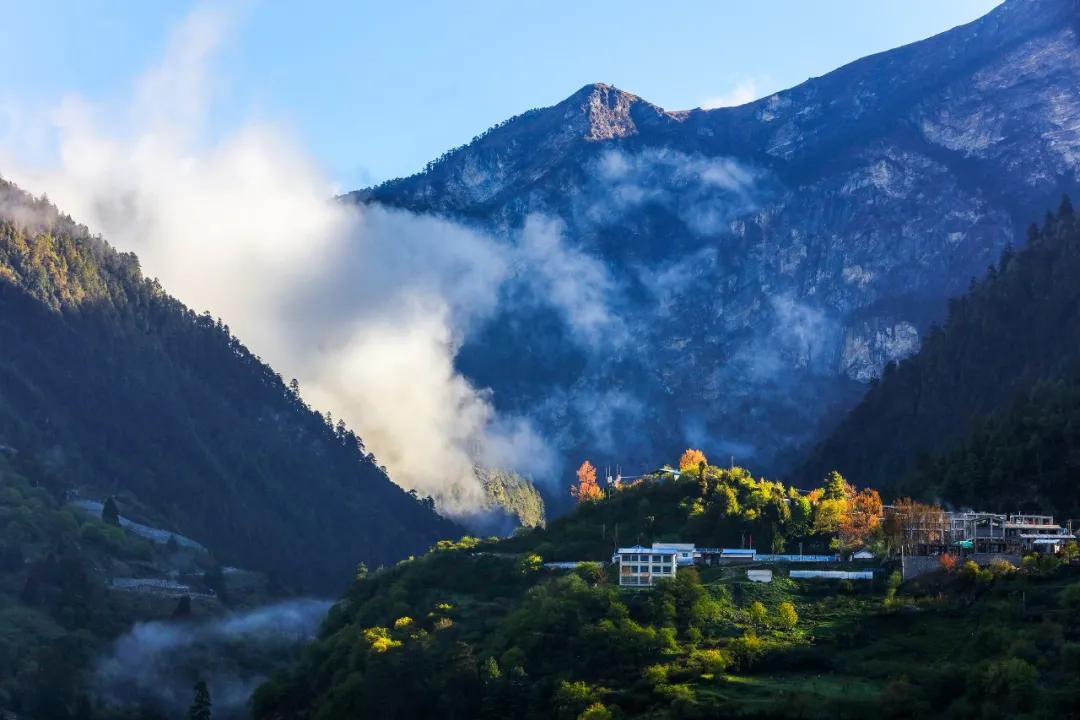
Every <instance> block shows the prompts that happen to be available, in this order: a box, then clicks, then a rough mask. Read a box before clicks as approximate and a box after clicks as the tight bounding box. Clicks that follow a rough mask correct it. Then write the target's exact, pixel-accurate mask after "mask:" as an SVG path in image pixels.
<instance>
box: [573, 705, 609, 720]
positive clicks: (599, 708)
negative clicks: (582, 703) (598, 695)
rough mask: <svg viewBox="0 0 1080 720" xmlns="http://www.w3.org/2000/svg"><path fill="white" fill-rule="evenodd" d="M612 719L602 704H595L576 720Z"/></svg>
mask: <svg viewBox="0 0 1080 720" xmlns="http://www.w3.org/2000/svg"><path fill="white" fill-rule="evenodd" d="M614 717H615V716H614V715H612V714H611V711H610V710H608V709H607V708H606V707H604V704H603V703H599V702H595V703H593V704H592V705H590V706H589V707H587V708H585V710H584V711H583V712H582V713H581V714H580V715H578V720H612V718H614Z"/></svg>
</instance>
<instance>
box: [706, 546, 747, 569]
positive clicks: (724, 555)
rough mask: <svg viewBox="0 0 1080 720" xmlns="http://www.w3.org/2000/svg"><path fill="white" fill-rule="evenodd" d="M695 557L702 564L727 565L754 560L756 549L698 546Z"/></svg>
mask: <svg viewBox="0 0 1080 720" xmlns="http://www.w3.org/2000/svg"><path fill="white" fill-rule="evenodd" d="M697 557H698V558H700V560H701V562H702V564H704V565H729V564H732V563H741V562H754V561H755V560H756V559H757V551H755V550H754V549H753V548H698V550H697Z"/></svg>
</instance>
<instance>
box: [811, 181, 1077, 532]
mask: <svg viewBox="0 0 1080 720" xmlns="http://www.w3.org/2000/svg"><path fill="white" fill-rule="evenodd" d="M1077 278H1080V223H1078V222H1077V219H1076V216H1075V213H1074V211H1073V207H1072V203H1071V202H1070V201H1069V200H1068V198H1066V199H1064V200H1063V201H1062V204H1061V207H1060V208H1059V210H1058V212H1057V213H1054V214H1048V215H1047V217H1046V220H1045V221H1044V222H1043V224H1042V226H1041V227H1037V226H1034V225H1033V226H1032V227H1031V228H1030V229H1029V231H1028V244H1027V246H1026V247H1024V248H1023V249H1022V250H1020V251H1018V252H1013V251H1011V250H1010V251H1006V252H1005V254H1004V255H1003V256H1002V257H1001V260H1000V262H998V263H997V264H996V265H994V266H993V267H991V268H990V269H989V270H988V273H987V275H986V277H985V278H984V279H982V280H981V281H978V282H973V283H972V286H971V288H970V290H969V291H968V293H967V294H966V295H964V296H963V297H961V298H959V299H956V300H953V301H951V302H950V304H949V314H948V318H947V319H946V320H945V322H944V323H943V324H942V326H941V327H940V328H936V329H933V330H932V331H931V332H930V333H929V334H928V336H927V337H926V340H925V342H924V343H923V346H922V348H921V349H920V351H919V352H918V353H916V354H915V355H913V356H912V357H910V358H908V359H907V360H905V361H903V362H901V363H900V364H899V365H896V366H890V367H889V368H887V369H886V371H885V374H884V376H883V377H882V378H881V380H880V382H878V383H876V384H875V385H873V386H872V387H871V388H870V390H869V392H868V393H867V395H866V397H865V399H864V400H863V401H862V402H861V403H860V404H859V405H858V406H857V407H856V408H855V409H854V410H853V411H852V412H851V413H850V415H848V416H847V418H846V419H845V420H844V421H843V422H842V423H841V424H840V426H839V427H838V428H837V429H836V431H835V432H833V433H832V435H831V436H830V437H829V438H827V439H826V440H825V441H824V442H822V443H821V444H820V445H819V446H818V447H817V448H816V450H815V451H814V452H813V454H812V457H811V458H810V460H809V461H808V462H807V463H806V465H805V466H804V468H803V470H802V472H801V477H803V478H813V477H817V476H818V475H819V474H820V473H821V472H822V471H824V470H825V469H830V468H833V467H835V468H838V469H839V470H840V471H841V472H842V473H844V474H845V475H847V476H849V477H852V478H854V479H855V480H856V481H857V482H858V483H860V484H865V485H871V486H873V487H876V488H880V489H882V490H883V491H887V492H888V493H889V494H892V495H912V496H915V497H923V498H934V497H937V498H940V499H941V500H943V501H946V502H950V503H955V504H961V505H969V506H978V507H981V508H988V509H1004V508H1007V509H1010V510H1016V509H1023V510H1030V511H1045V512H1053V513H1055V514H1057V515H1059V516H1063V517H1078V516H1080V496H1078V495H1077V493H1076V478H1077V469H1078V468H1080V443H1078V442H1077V441H1078V439H1080V438H1078V436H1077V432H1078V431H1077V427H1078V426H1077V419H1080V393H1078V392H1077V377H1078V376H1077V371H1076V368H1077V364H1078V363H1080V283H1078V282H1077Z"/></svg>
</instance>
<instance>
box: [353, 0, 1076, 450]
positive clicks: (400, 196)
mask: <svg viewBox="0 0 1080 720" xmlns="http://www.w3.org/2000/svg"><path fill="white" fill-rule="evenodd" d="M1078 33H1080V3H1078V2H1077V1H1076V0H1009V1H1008V2H1006V3H1004V4H1003V5H1001V6H999V7H998V8H997V9H995V10H994V11H993V12H991V13H990V14H989V15H987V16H985V17H983V18H982V19H980V20H978V21H976V22H973V23H971V24H968V25H965V26H961V27H958V28H955V29H953V30H950V31H948V32H945V33H942V34H941V35H938V36H936V37H933V38H930V39H927V40H925V41H922V42H919V43H915V44H913V45H909V46H906V47H902V48H899V49H896V50H892V51H889V52H885V53H881V54H879V55H874V56H871V57H868V58H864V59H862V60H859V61H857V62H854V63H852V64H850V65H847V66H845V67H842V68H840V69H838V70H836V71H834V72H832V73H829V74H828V75H825V76H823V77H820V78H813V79H810V80H808V81H807V82H805V83H803V84H802V85H799V86H797V87H795V88H792V89H790V90H787V91H784V92H780V93H777V94H775V95H772V96H770V97H766V98H763V99H761V100H758V101H756V102H753V103H750V104H747V105H743V106H741V107H735V108H722V109H716V110H700V109H696V110H690V111H679V112H670V111H666V110H664V109H662V108H659V107H657V106H655V105H652V104H650V103H648V102H646V101H645V100H643V99H641V98H639V97H636V96H634V95H631V94H629V93H626V92H623V91H621V90H618V89H616V88H613V87H610V86H607V85H589V86H586V87H584V88H582V89H581V90H580V91H578V92H577V93H575V94H573V95H572V96H570V97H569V98H567V99H566V100H565V101H563V102H561V103H559V104H558V105H555V106H553V107H550V108H543V109H537V110H532V111H529V112H526V113H524V114H522V115H520V116H518V117H515V118H513V119H511V120H509V121H507V122H505V123H503V124H501V125H499V126H497V127H495V128H493V129H491V130H490V131H488V132H487V133H485V134H483V135H482V136H479V137H477V138H475V139H474V140H473V141H472V142H471V143H469V144H468V145H465V146H463V147H461V148H458V149H456V150H454V151H451V152H449V153H447V154H446V155H444V156H443V157H442V158H440V159H439V160H437V161H435V162H433V163H430V164H429V165H428V167H427V168H426V169H425V170H424V171H423V172H421V173H419V174H417V175H415V176H412V177H409V178H404V179H400V180H395V181H391V182H388V183H385V184H383V185H381V186H379V187H376V188H373V189H370V190H365V191H360V192H357V193H355V194H354V195H353V197H354V199H356V200H357V201H360V202H376V203H382V204H385V205H390V206H395V207H402V208H407V209H410V210H413V211H417V212H424V213H435V214H439V215H444V216H448V217H452V218H454V219H457V220H459V221H462V222H465V223H468V224H473V225H476V226H479V227H482V228H484V229H486V230H488V231H490V232H492V233H495V234H496V235H498V236H500V237H502V238H504V239H505V241H506V242H507V243H519V244H520V243H527V242H534V240H533V241H530V240H529V238H530V237H534V236H535V235H537V234H538V233H539V234H544V233H546V234H548V235H555V236H557V237H558V238H559V240H560V242H562V243H563V244H565V245H566V246H567V247H570V248H572V249H573V250H574V251H575V252H579V253H581V254H582V255H583V256H584V257H586V258H588V259H589V260H590V262H591V263H592V264H591V265H590V266H589V267H590V268H591V269H590V271H589V272H579V273H577V277H576V278H571V280H568V282H571V281H572V282H577V283H578V284H579V285H580V284H584V285H585V286H586V287H585V288H584V289H585V290H586V291H587V292H578V293H577V294H575V295H572V296H571V297H572V298H574V299H573V301H572V302H569V303H567V302H560V299H559V297H555V296H553V293H552V292H548V293H547V296H544V297H540V296H538V294H537V293H535V292H534V293H532V294H529V293H526V292H523V291H520V290H514V289H513V288H512V287H511V288H509V289H506V290H504V293H505V294H506V295H507V297H506V300H507V302H504V303H502V307H503V308H504V309H503V310H502V311H501V312H500V313H498V314H497V315H496V316H495V317H494V318H491V319H490V320H489V321H487V323H486V324H485V325H484V326H482V327H480V328H478V329H476V330H475V331H474V332H472V333H470V335H469V336H468V337H467V338H466V340H465V344H464V346H463V348H462V350H461V352H460V354H459V356H458V364H459V367H460V368H461V369H462V370H463V371H464V372H465V373H466V374H467V375H469V376H470V377H471V378H472V379H473V380H474V381H475V382H476V383H477V384H479V385H482V386H487V387H491V388H492V389H493V390H494V396H493V397H494V400H495V402H496V404H497V405H498V406H499V407H500V408H501V409H508V410H512V411H514V412H524V413H526V414H528V415H529V416H531V417H532V418H534V419H535V420H536V421H537V422H538V423H539V424H540V425H541V426H542V427H543V428H545V429H546V431H547V432H548V433H549V435H550V436H551V437H553V438H555V441H556V443H557V444H558V445H559V446H560V448H561V449H562V451H563V452H564V453H565V455H566V456H568V457H569V456H576V455H580V454H583V453H586V452H588V453H590V454H591V455H592V456H594V457H596V456H606V458H604V459H607V458H610V459H611V460H612V461H620V462H622V464H623V467H624V468H625V467H628V466H630V467H633V466H636V465H643V464H647V463H648V462H650V461H652V460H653V459H654V458H656V457H665V456H670V455H671V454H672V453H673V452H675V451H676V450H678V449H679V448H680V447H683V446H686V445H701V446H704V447H705V448H707V449H711V450H712V451H713V452H714V453H716V454H724V455H727V454H731V455H734V456H735V459H736V460H741V461H744V462H749V461H751V460H753V461H754V462H755V463H756V464H757V466H759V467H765V468H769V469H771V470H772V471H776V470H778V469H781V468H783V467H784V466H785V464H786V459H787V458H790V457H791V453H792V452H793V450H794V449H795V448H799V447H803V446H805V445H806V444H807V443H809V442H812V441H813V440H814V439H816V438H817V437H819V436H820V433H821V432H822V430H823V429H824V428H825V427H828V426H829V425H830V424H832V423H833V422H835V420H836V418H838V417H839V416H840V414H842V412H843V411H844V410H846V409H847V408H849V407H850V406H851V405H852V404H853V403H854V402H855V401H856V400H857V399H858V398H859V397H860V396H861V395H862V392H863V389H864V387H865V384H866V383H867V382H868V381H870V380H871V379H872V378H874V377H876V376H877V375H879V374H880V372H881V370H882V368H883V366H884V365H885V364H886V363H888V362H890V361H893V360H898V359H900V358H903V357H906V356H907V355H909V354H911V353H912V352H914V351H915V350H917V349H918V347H919V346H920V337H921V335H922V334H923V333H924V332H925V330H926V329H927V328H928V326H929V325H930V323H931V322H933V321H935V320H937V319H939V318H940V317H941V316H942V315H943V313H944V309H945V306H946V299H947V298H949V297H952V296H955V295H957V294H959V293H960V292H962V291H963V290H964V289H965V288H966V287H967V286H968V284H969V281H970V279H971V278H972V277H973V276H978V275H981V274H982V273H983V272H984V271H985V269H986V267H987V266H988V265H989V264H991V263H993V262H994V261H995V260H996V259H997V258H998V256H999V255H1000V253H1001V251H1002V250H1003V248H1005V247H1006V246H1007V245H1008V244H1009V243H1010V242H1012V241H1014V239H1015V238H1017V237H1019V233H1018V230H1019V229H1020V228H1021V227H1022V225H1023V224H1024V223H1025V222H1026V221H1027V220H1028V219H1029V218H1030V217H1031V213H1032V209H1033V208H1041V207H1047V206H1051V205H1053V204H1054V203H1056V201H1057V199H1058V198H1059V197H1060V195H1061V193H1062V192H1063V191H1071V190H1075V186H1076V171H1077V169H1078V166H1080V91H1078V90H1077V88H1080V47H1078ZM524 257H529V255H528V254H527V253H526V254H525V255H524ZM535 257H536V261H535V264H529V263H528V262H526V263H525V264H524V265H523V266H522V267H521V268H519V273H520V274H521V275H522V276H528V275H529V274H530V273H535V272H539V271H541V269H542V268H541V266H542V265H543V263H544V262H545V259H544V256H543V255H542V254H537V255H535ZM548 270H550V268H549V269H548ZM565 271H566V273H567V274H569V275H573V274H574V273H575V268H573V267H570V268H566V269H565ZM549 290H550V288H549ZM578 290H579V291H580V290H581V288H578ZM541 295H543V294H541ZM580 298H584V300H580ZM564 299H565V298H564Z"/></svg>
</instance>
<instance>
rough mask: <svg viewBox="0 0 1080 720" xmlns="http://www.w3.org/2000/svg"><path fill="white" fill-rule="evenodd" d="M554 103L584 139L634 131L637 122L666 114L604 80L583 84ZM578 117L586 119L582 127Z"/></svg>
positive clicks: (609, 136) (628, 133)
mask: <svg viewBox="0 0 1080 720" xmlns="http://www.w3.org/2000/svg"><path fill="white" fill-rule="evenodd" d="M555 107H556V108H559V109H560V110H562V111H563V114H564V116H565V118H566V120H567V121H568V125H569V126H571V127H574V129H575V130H578V129H580V130H582V131H583V133H582V137H584V139H586V140H611V139H612V138H619V137H629V136H631V135H636V134H637V133H638V129H639V124H642V123H644V124H649V123H650V121H655V120H656V119H658V118H659V117H661V116H664V115H666V114H667V113H665V112H664V110H663V108H660V107H657V106H656V105H653V104H652V103H650V102H647V101H645V100H642V99H641V98H640V97H638V96H637V95H634V94H633V93H628V92H626V91H624V90H620V89H619V88H617V87H615V86H614V85H608V84H606V83H592V84H591V85H586V86H585V87H583V88H581V89H580V90H578V91H577V92H576V93H574V94H573V95H571V96H570V97H568V98H567V99H566V100H564V101H562V102H561V103H559V104H558V105H556V106H555ZM582 119H584V120H585V121H586V124H585V125H584V127H582V126H581V120H582Z"/></svg>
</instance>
